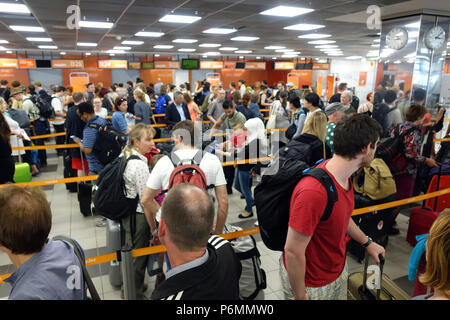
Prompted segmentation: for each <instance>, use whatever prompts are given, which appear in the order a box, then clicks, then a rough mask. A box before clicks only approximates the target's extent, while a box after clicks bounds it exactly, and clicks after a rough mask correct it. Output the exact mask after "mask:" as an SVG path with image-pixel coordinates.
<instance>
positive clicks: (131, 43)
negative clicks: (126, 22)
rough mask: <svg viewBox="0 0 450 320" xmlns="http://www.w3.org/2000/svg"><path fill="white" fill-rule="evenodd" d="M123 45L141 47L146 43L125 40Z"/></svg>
mask: <svg viewBox="0 0 450 320" xmlns="http://www.w3.org/2000/svg"><path fill="white" fill-rule="evenodd" d="M122 44H126V45H129V46H139V45H141V44H144V41H133V40H125V41H122Z"/></svg>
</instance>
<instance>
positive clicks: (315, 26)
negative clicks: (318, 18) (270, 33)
mask: <svg viewBox="0 0 450 320" xmlns="http://www.w3.org/2000/svg"><path fill="white" fill-rule="evenodd" d="M320 28H325V26H324V25H321V24H307V23H300V24H294V25H292V26H287V27H284V28H283V29H285V30H298V31H309V30H316V29H320Z"/></svg>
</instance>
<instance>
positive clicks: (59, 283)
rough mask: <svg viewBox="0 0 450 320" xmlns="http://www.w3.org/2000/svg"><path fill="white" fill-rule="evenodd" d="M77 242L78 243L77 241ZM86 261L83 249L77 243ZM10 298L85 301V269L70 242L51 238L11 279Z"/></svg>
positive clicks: (8, 280) (7, 280)
mask: <svg viewBox="0 0 450 320" xmlns="http://www.w3.org/2000/svg"><path fill="white" fill-rule="evenodd" d="M75 243H76V242H75ZM78 250H79V251H80V253H81V256H82V258H83V260H84V259H85V257H84V252H83V250H82V249H81V247H80V246H79V245H78ZM5 282H8V283H9V284H10V285H11V287H12V288H11V293H10V295H9V299H10V300H84V299H85V298H86V292H85V284H84V277H83V271H82V269H81V265H80V262H79V261H78V258H77V256H76V255H75V253H74V250H73V247H72V245H71V244H69V243H68V242H65V241H59V240H57V241H53V240H48V242H47V244H46V245H45V246H44V248H43V249H42V250H41V251H40V252H38V253H36V254H35V255H34V256H33V257H31V259H30V260H28V261H27V262H25V263H24V264H23V265H21V266H20V267H19V269H17V270H16V271H15V272H14V273H13V274H12V275H11V276H10V277H9V278H7V279H5Z"/></svg>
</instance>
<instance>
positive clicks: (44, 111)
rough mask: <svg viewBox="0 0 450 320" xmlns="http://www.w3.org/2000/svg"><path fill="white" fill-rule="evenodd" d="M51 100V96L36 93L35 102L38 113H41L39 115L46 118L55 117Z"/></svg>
mask: <svg viewBox="0 0 450 320" xmlns="http://www.w3.org/2000/svg"><path fill="white" fill-rule="evenodd" d="M52 100H53V98H52V97H51V96H49V95H48V94H45V95H38V96H37V97H36V102H35V104H36V107H38V109H39V114H40V115H41V117H44V118H46V119H49V118H53V117H55V110H54V109H53V106H52Z"/></svg>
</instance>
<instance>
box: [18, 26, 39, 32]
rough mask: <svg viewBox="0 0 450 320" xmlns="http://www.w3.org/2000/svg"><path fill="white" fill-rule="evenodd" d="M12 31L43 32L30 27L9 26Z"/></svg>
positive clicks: (37, 28)
mask: <svg viewBox="0 0 450 320" xmlns="http://www.w3.org/2000/svg"><path fill="white" fill-rule="evenodd" d="M9 27H10V28H11V29H13V30H14V31H27V32H45V30H44V28H42V27H30V26H9Z"/></svg>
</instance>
